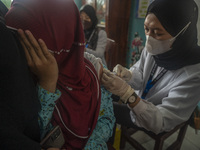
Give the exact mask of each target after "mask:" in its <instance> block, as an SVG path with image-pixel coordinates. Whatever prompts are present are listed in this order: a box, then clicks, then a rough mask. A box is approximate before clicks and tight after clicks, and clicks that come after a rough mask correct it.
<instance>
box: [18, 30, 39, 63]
mask: <svg viewBox="0 0 200 150" xmlns="http://www.w3.org/2000/svg"><path fill="white" fill-rule="evenodd" d="M18 34H19V36H20V40H21V43H22V46H23V48H24V51H25V54H26V56H27V59H28V60H29V62H37V61H39V58H38V56H37V54H36V52H35V50H34V48H33V46H32V45H31V43H30V42H29V40H28V38H27V36H26V35H25V33H24V31H23V30H21V29H19V30H18Z"/></svg>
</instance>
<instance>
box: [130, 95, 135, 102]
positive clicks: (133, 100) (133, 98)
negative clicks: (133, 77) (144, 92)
mask: <svg viewBox="0 0 200 150" xmlns="http://www.w3.org/2000/svg"><path fill="white" fill-rule="evenodd" d="M135 101H136V97H135V96H134V95H131V97H129V98H128V103H134V102H135Z"/></svg>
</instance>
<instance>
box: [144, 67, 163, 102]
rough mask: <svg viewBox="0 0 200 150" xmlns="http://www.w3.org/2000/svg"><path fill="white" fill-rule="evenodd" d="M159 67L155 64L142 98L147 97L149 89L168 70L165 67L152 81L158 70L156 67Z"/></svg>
mask: <svg viewBox="0 0 200 150" xmlns="http://www.w3.org/2000/svg"><path fill="white" fill-rule="evenodd" d="M157 68H158V65H157V64H154V66H153V69H152V70H151V74H150V77H149V80H148V82H147V85H146V88H145V90H144V92H143V94H142V99H145V97H146V95H147V94H148V92H149V90H150V89H151V88H152V87H153V86H154V84H155V83H156V82H157V81H158V80H159V79H160V78H162V76H163V75H164V74H165V73H166V72H167V70H166V69H163V70H162V71H161V72H160V73H159V74H158V75H157V76H156V78H155V79H154V80H153V81H152V78H153V76H154V74H155V72H156V69H157Z"/></svg>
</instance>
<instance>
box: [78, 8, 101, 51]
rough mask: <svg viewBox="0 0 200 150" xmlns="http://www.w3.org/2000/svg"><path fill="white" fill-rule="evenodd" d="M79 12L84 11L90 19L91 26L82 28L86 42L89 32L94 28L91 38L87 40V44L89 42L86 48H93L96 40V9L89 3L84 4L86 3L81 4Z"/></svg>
mask: <svg viewBox="0 0 200 150" xmlns="http://www.w3.org/2000/svg"><path fill="white" fill-rule="evenodd" d="M81 12H85V13H86V14H87V15H88V16H89V17H90V19H91V21H92V26H91V28H89V29H87V30H84V34H85V39H86V41H87V42H88V40H89V38H90V36H91V34H92V33H93V31H94V30H95V31H94V33H93V35H92V38H91V40H90V41H89V43H87V44H89V47H88V48H91V49H93V50H95V49H96V45H97V40H98V28H97V24H98V19H97V16H96V11H95V9H94V8H93V7H92V6H91V5H88V4H86V5H83V6H82V7H81V8H80V13H81Z"/></svg>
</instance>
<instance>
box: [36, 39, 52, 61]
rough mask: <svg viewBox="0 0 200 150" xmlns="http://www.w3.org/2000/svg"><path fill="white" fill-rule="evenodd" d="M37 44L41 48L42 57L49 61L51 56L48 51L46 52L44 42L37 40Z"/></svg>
mask: <svg viewBox="0 0 200 150" xmlns="http://www.w3.org/2000/svg"><path fill="white" fill-rule="evenodd" d="M38 43H39V45H40V47H41V49H42V52H43V55H44V57H45V58H46V59H49V58H50V59H51V58H52V57H53V55H52V54H51V53H50V52H49V50H48V48H47V46H46V44H45V42H44V41H43V40H42V39H39V40H38Z"/></svg>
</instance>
